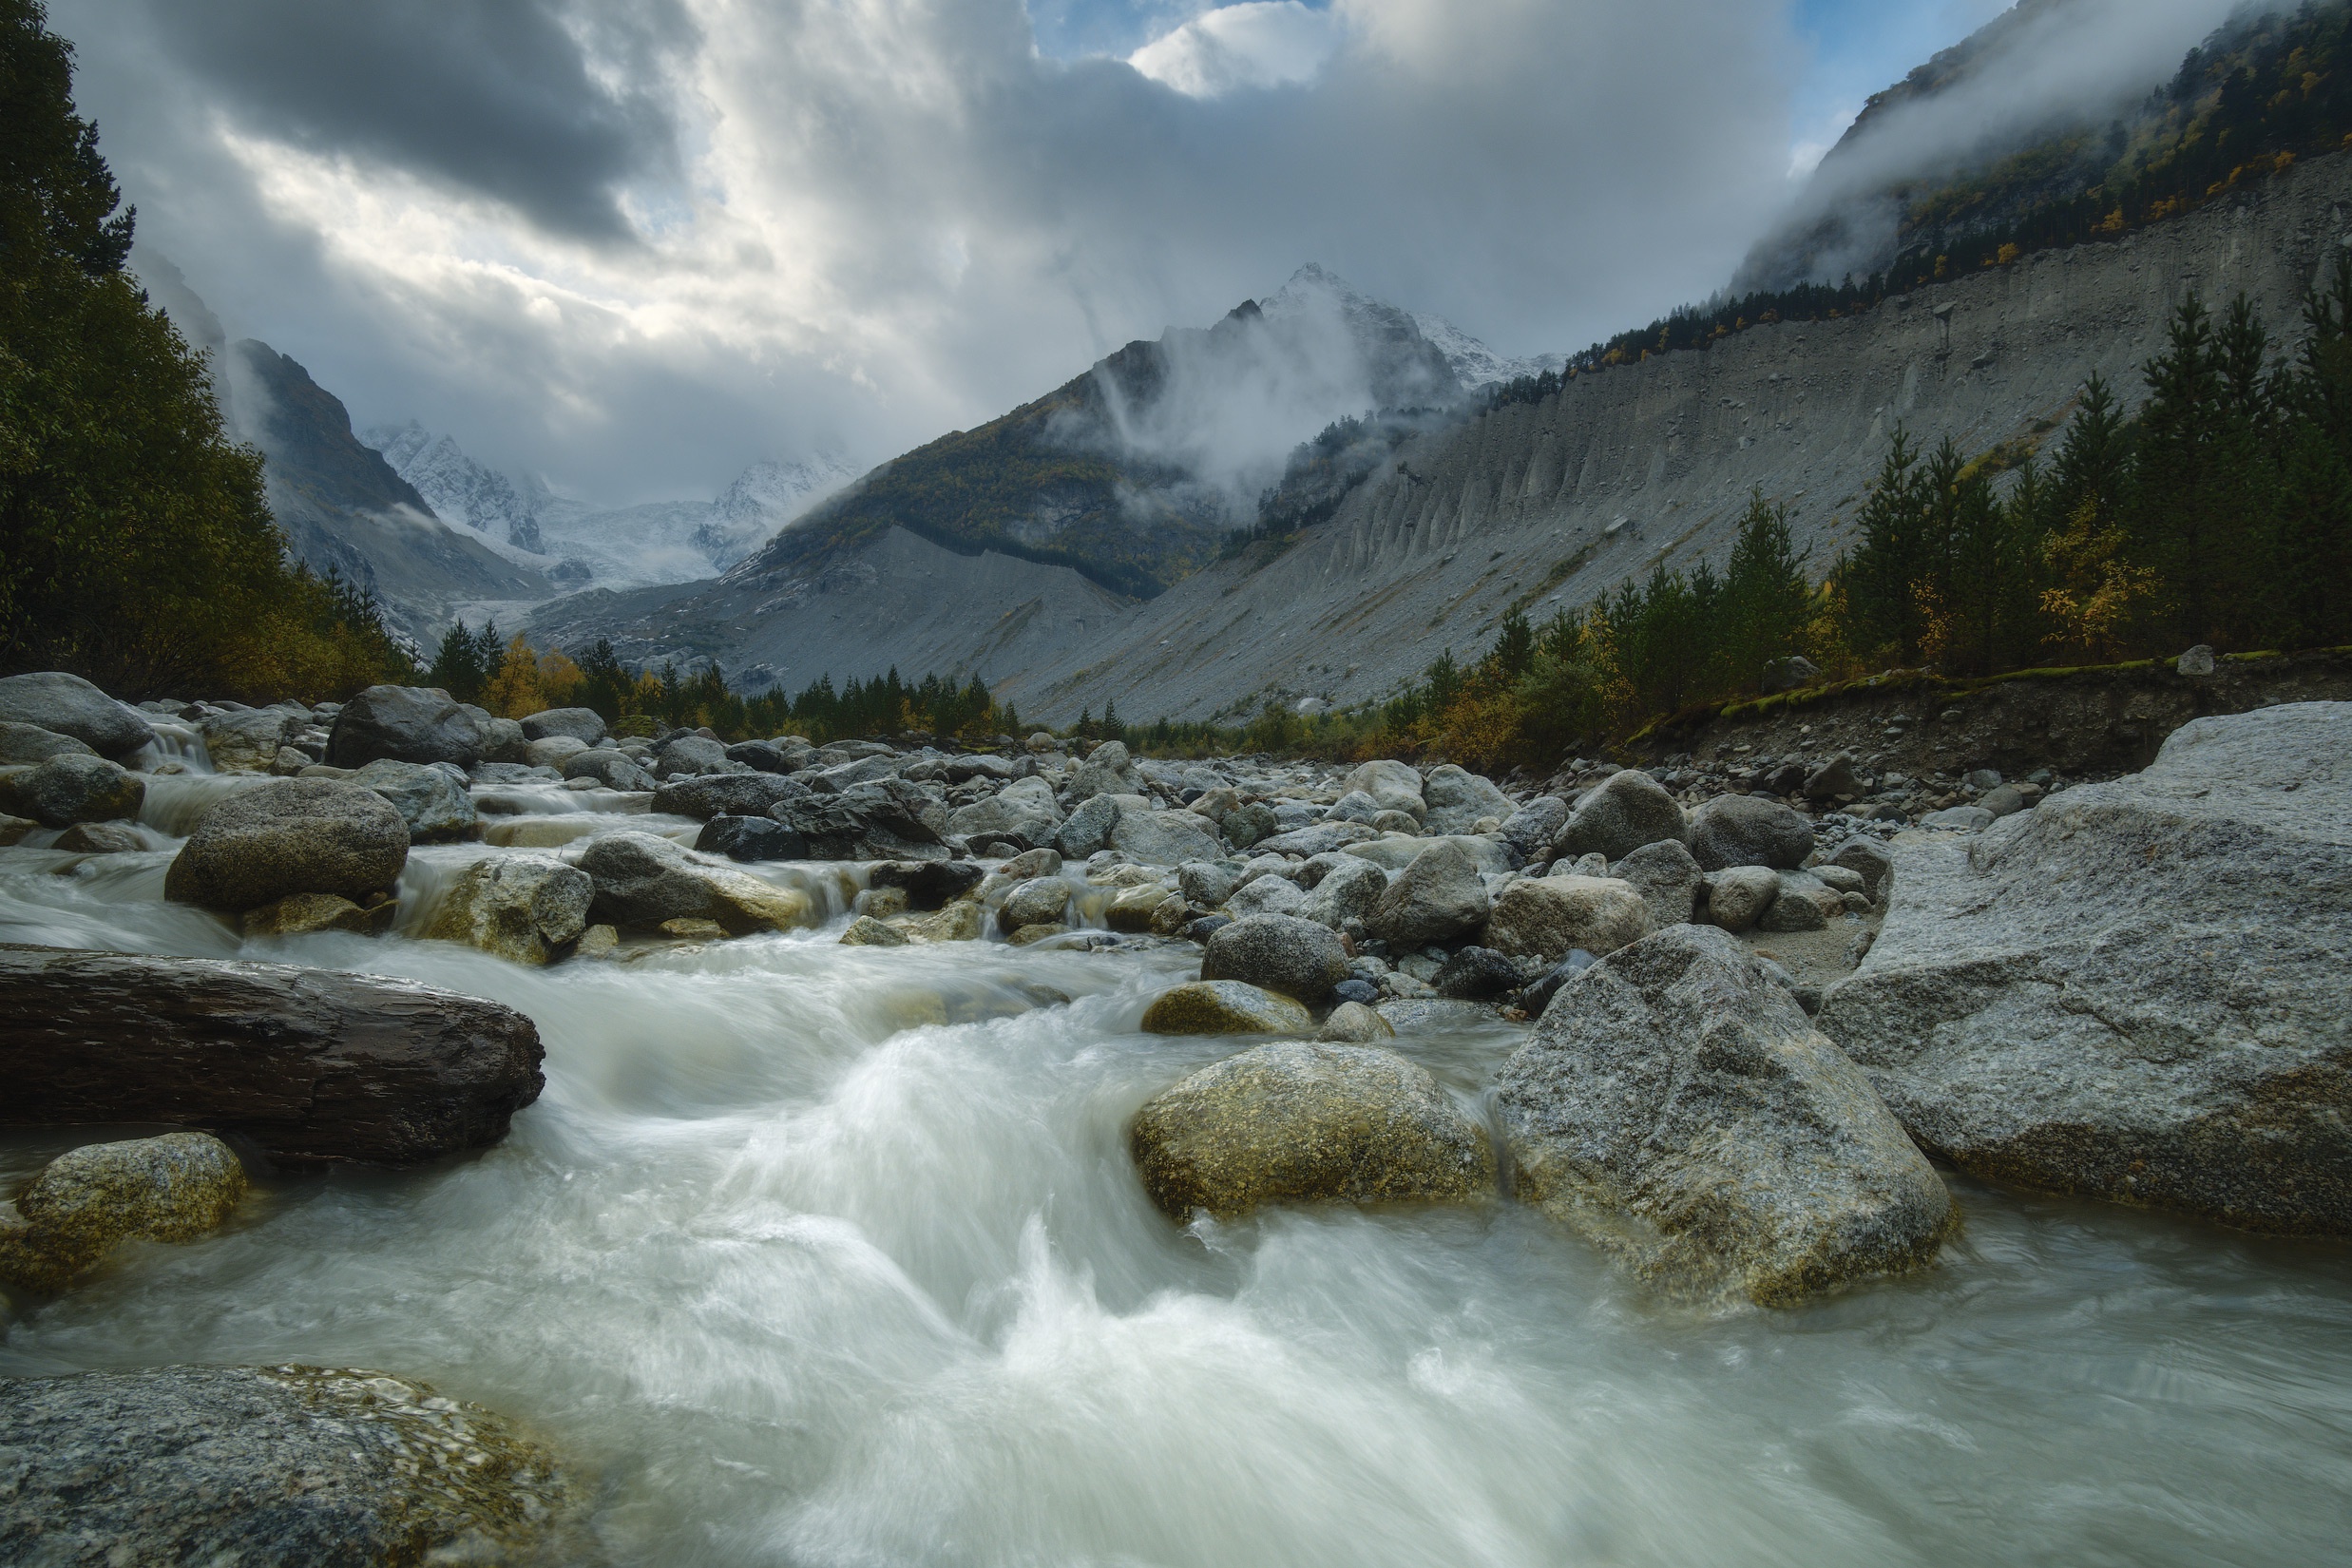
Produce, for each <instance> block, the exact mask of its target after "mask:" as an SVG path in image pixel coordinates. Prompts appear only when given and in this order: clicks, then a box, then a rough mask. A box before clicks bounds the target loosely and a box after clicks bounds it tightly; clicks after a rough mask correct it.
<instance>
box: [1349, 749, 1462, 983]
mask: <svg viewBox="0 0 2352 1568" xmlns="http://www.w3.org/2000/svg"><path fill="white" fill-rule="evenodd" d="M1443 771H1444V770H1442V769H1441V770H1440V772H1443ZM1431 776H1432V778H1433V779H1434V777H1435V774H1432V775H1431ZM1465 776H1471V775H1465ZM1436 815H1437V813H1436V809H1435V808H1432V810H1431V813H1430V818H1431V820H1432V821H1434V820H1436ZM1491 908H1492V905H1491V903H1490V901H1489V900H1488V898H1487V895H1486V884H1485V882H1484V881H1482V879H1481V878H1480V876H1479V870H1478V863H1477V862H1476V861H1474V860H1472V859H1471V858H1470V855H1469V852H1468V851H1465V850H1464V849H1463V847H1462V846H1461V845H1459V844H1455V843H1452V842H1450V841H1446V842H1441V843H1438V844H1435V845H1432V846H1431V847H1430V848H1429V849H1428V850H1426V851H1423V852H1422V853H1421V854H1420V855H1418V856H1416V857H1415V858H1414V860H1413V862H1412V863H1411V864H1410V865H1408V866H1406V867H1405V870H1402V871H1400V872H1398V873H1397V877H1396V880H1395V881H1393V882H1391V883H1389V884H1388V886H1387V887H1386V888H1384V889H1381V894H1380V901H1379V902H1378V903H1377V904H1375V905H1373V906H1372V912H1371V914H1370V915H1369V916H1367V918H1366V919H1365V922H1364V924H1365V927H1366V928H1367V929H1368V930H1369V931H1370V932H1371V933H1372V935H1374V936H1376V937H1378V938H1380V939H1381V940H1382V941H1383V942H1386V943H1388V944H1390V945H1391V946H1393V947H1421V946H1422V945H1423V944H1425V943H1429V942H1445V941H1449V940H1451V939H1452V938H1454V937H1458V936H1460V935H1462V934H1463V932H1465V931H1470V930H1475V929H1476V928H1478V927H1480V926H1482V925H1484V924H1485V923H1486V917H1487V914H1488V912H1489V910H1490V909H1491Z"/></svg>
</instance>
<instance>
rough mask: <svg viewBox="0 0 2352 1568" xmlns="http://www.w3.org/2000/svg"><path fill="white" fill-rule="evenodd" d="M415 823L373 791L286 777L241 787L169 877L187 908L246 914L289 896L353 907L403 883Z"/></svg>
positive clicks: (192, 840) (193, 837)
mask: <svg viewBox="0 0 2352 1568" xmlns="http://www.w3.org/2000/svg"><path fill="white" fill-rule="evenodd" d="M408 862H409V825H408V823H407V822H406V821H405V820H403V819H402V817H401V815H400V813H399V810H398V809H397V808H396V807H394V806H393V805H392V802H391V801H389V800H386V799H385V798H384V797H383V796H382V795H380V794H376V793H375V792H374V791H373V790H368V789H362V788H361V787H359V786H358V785H355V784H349V783H344V782H342V781H340V780H336V779H325V778H282V779H277V780H276V781H274V782H272V783H268V784H257V785H255V786H254V787H253V788H252V789H249V790H239V791H238V792H237V793H236V794H232V795H228V796H226V797H224V798H223V799H221V800H220V802H219V803H217V804H216V805H214V806H213V807H212V808H211V809H210V810H208V811H207V812H205V813H204V814H203V815H202V816H201V817H199V818H198V819H197V823H196V831H195V832H191V833H190V834H188V841H187V842H186V843H185V844H183V845H182V846H181V849H180V853H179V854H178V855H177V856H175V857H174V858H173V860H172V863H171V870H170V871H169V872H168V873H166V875H165V877H164V880H163V896H164V897H166V898H169V899H173V900H175V901H177V902H179V903H182V904H201V905H203V906H205V907H206V908H214V909H233V910H238V911H240V912H241V911H243V910H246V909H253V908H259V907H260V906H262V905H264V904H273V903H276V902H277V900H278V899H281V898H283V897H285V896H286V895H287V894H288V893H337V894H340V895H341V896H342V897H344V898H348V899H350V900H352V901H353V902H354V903H362V902H365V901H366V899H367V897H368V895H369V894H371V893H377V892H383V891H385V890H387V889H390V888H392V885H393V884H394V883H396V882H398V881H399V880H400V871H401V868H402V867H404V866H406V865H407V864H408Z"/></svg>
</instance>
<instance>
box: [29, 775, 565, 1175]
mask: <svg viewBox="0 0 2352 1568" xmlns="http://www.w3.org/2000/svg"><path fill="white" fill-rule="evenodd" d="M271 787H272V786H266V785H265V786H263V788H271ZM540 1057H541V1050H540V1044H539V1033H538V1031H537V1030H536V1029H535V1028H533V1027H532V1025H531V1021H530V1020H529V1019H527V1018H526V1017H524V1016H523V1015H522V1014H521V1013H518V1012H516V1011H514V1010H513V1009H512V1008H508V1007H502V1006H500V1005H498V1004H496V1003H492V1002H483V1001H479V1000H477V999H475V998H473V997H466V996H459V995H457V994H455V993H454V992H450V991H443V990H436V989H434V988H432V987H430V986H427V985H417V984H415V983H414V982H412V981H405V980H385V979H378V978H375V977H373V976H368V975H356V974H346V973H343V972H341V971H339V970H333V969H305V968H295V967H291V966H286V965H281V964H250V963H242V962H230V961H223V960H218V959H193V958H151V957H145V956H141V955H135V954H130V953H101V952H86V951H82V950H80V949H72V948H55V947H6V946H0V1081H5V1082H7V1083H8V1085H9V1093H8V1094H7V1095H5V1096H0V1123H5V1124H10V1125H17V1126H41V1125H68V1124H72V1123H77V1122H80V1123H99V1122H117V1123H119V1122H126V1121H157V1122H165V1123H172V1122H177V1123H180V1124H182V1125H190V1124H192V1125H196V1126H201V1127H205V1128H209V1129H211V1130H213V1131H215V1132H219V1133H223V1134H228V1133H234V1134H239V1135H241V1136H243V1137H246V1138H251V1139H253V1141H254V1142H255V1143H257V1144H258V1145H259V1146H260V1147H261V1148H262V1149H263V1150H265V1151H267V1152H268V1153H269V1154H270V1155H272V1156H273V1157H277V1158H279V1159H285V1160H359V1161H365V1162H368V1163H373V1164H378V1165H414V1164H419V1163H422V1162H424V1161H428V1160H433V1159H438V1158H441V1157H444V1156H448V1155H451V1154H458V1153H463V1152H466V1151H468V1150H473V1149H479V1148H483V1147H485V1146H487V1145H488V1144H492V1143H495V1142H497V1141H498V1140H499V1139H500V1138H504V1137H506V1135H507V1122H508V1120H509V1119H511V1118H512V1117H513V1115H514V1113H515V1112H516V1111H518V1110H520V1109H522V1108H523V1107H524V1106H526V1105H528V1104H529V1103H530V1102H531V1101H532V1100H536V1099H538V1098H539V1091H540V1088H541V1078H540V1072H539V1064H540Z"/></svg>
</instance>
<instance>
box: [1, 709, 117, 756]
mask: <svg viewBox="0 0 2352 1568" xmlns="http://www.w3.org/2000/svg"><path fill="white" fill-rule="evenodd" d="M96 755H98V753H97V752H96V751H94V750H92V749H91V747H90V745H89V743H88V742H87V741H85V740H76V739H75V738H74V737H73V736H69V735H59V734H58V733H57V732H56V731H55V730H45V729H43V728H42V727H41V726H40V725H38V724H19V723H17V722H16V721H15V720H14V719H0V763H7V762H22V763H28V764H29V763H35V762H47V761H48V759H49V758H50V757H52V756H96Z"/></svg>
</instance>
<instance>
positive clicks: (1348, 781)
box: [1339, 758, 1478, 822]
mask: <svg viewBox="0 0 2352 1568" xmlns="http://www.w3.org/2000/svg"><path fill="white" fill-rule="evenodd" d="M1339 788H1340V793H1341V794H1367V795H1370V796H1371V797H1372V799H1373V800H1374V801H1376V802H1377V803H1378V804H1379V807H1380V809H1381V810H1382V811H1384V812H1403V813H1405V814H1406V815H1408V816H1410V817H1411V818H1412V819H1413V820H1414V821H1416V822H1419V821H1421V820H1422V819H1423V818H1424V817H1425V816H1426V815H1427V814H1428V812H1429V803H1428V802H1427V801H1425V799H1423V798H1422V793H1421V774H1420V773H1419V771H1417V770H1416V769H1415V768H1414V767H1413V766H1412V765H1411V764H1410V763H1405V762H1398V761H1396V760H1394V759H1393V758H1383V759H1381V760H1379V761H1377V762H1367V763H1365V764H1364V765H1363V766H1362V767H1360V768H1358V769H1357V770H1356V771H1355V772H1353V773H1351V774H1348V776H1347V777H1346V778H1345V779H1343V780H1341V781H1340V786H1339ZM1471 820H1472V821H1473V822H1475V821H1477V820H1478V819H1477V818H1476V817H1472V818H1471Z"/></svg>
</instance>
